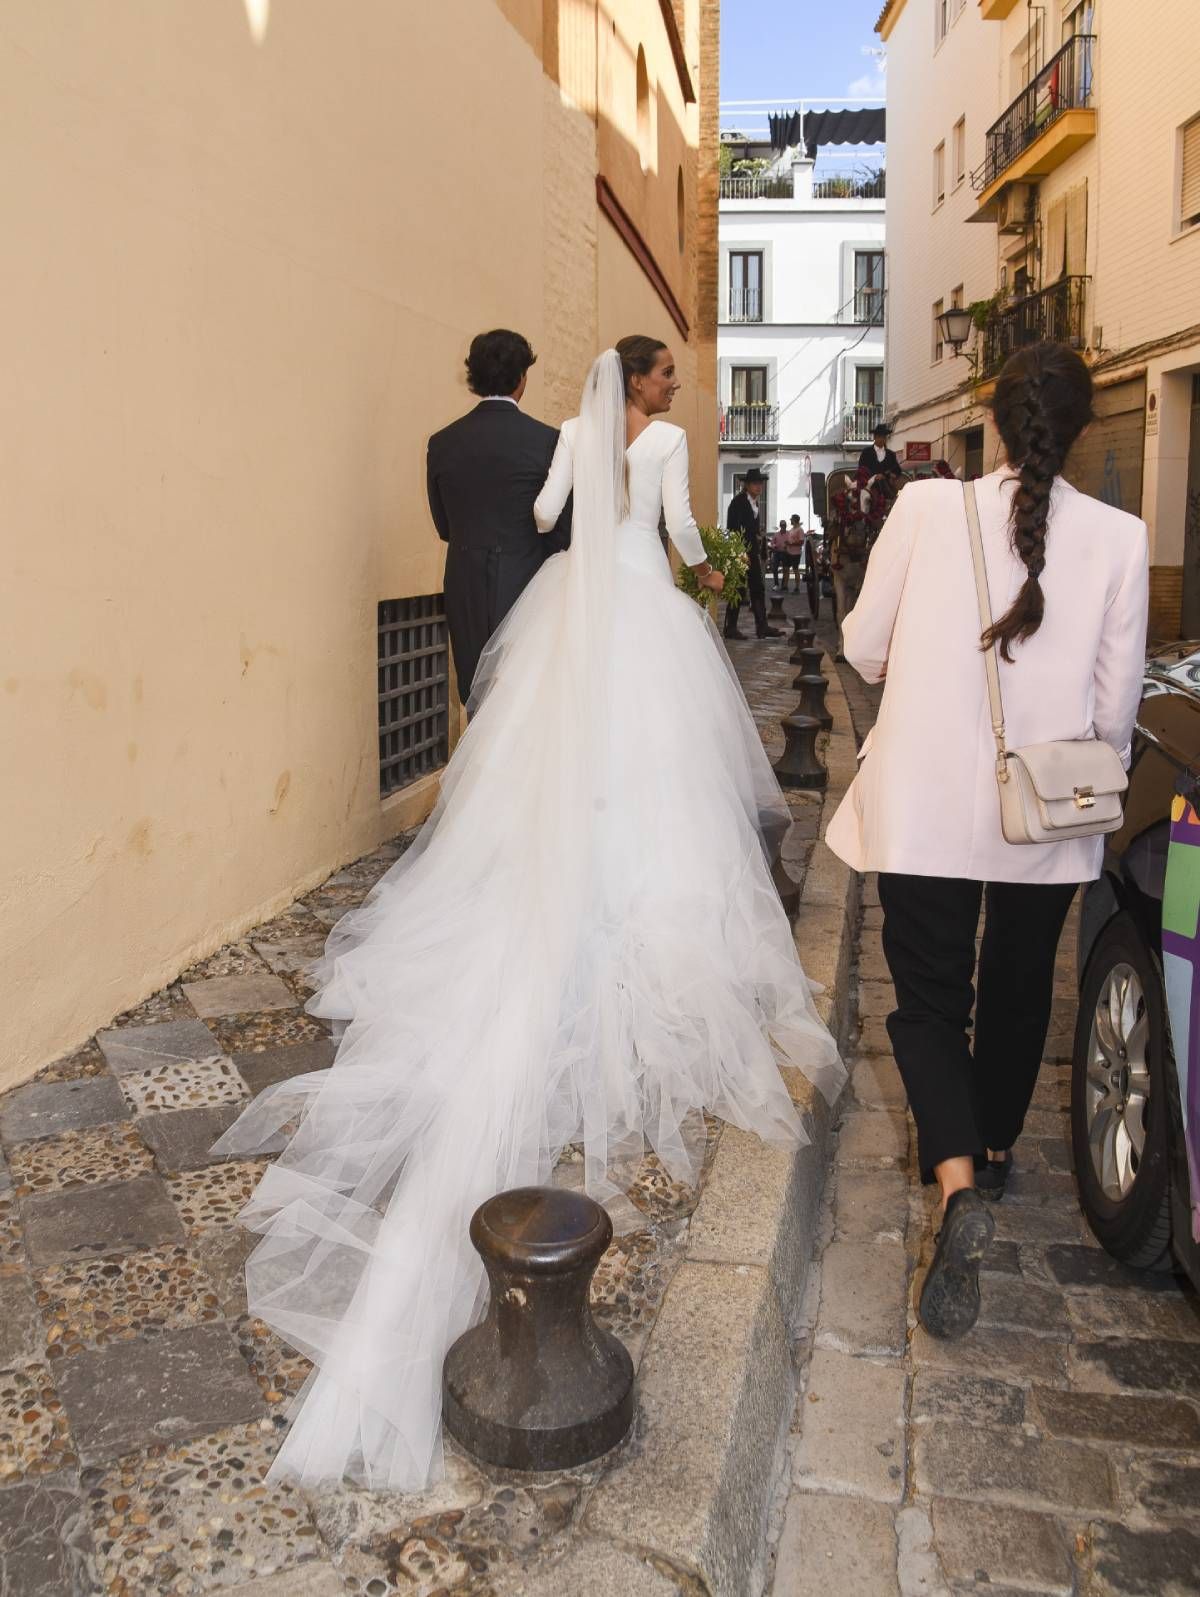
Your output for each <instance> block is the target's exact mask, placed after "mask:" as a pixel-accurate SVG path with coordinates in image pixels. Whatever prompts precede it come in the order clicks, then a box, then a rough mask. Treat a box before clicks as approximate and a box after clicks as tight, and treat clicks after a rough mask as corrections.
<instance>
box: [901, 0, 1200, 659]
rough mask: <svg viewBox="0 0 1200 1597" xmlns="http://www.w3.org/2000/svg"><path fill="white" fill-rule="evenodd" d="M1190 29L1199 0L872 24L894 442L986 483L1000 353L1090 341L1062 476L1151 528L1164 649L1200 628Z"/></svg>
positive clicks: (1198, 341) (994, 445)
mask: <svg viewBox="0 0 1200 1597" xmlns="http://www.w3.org/2000/svg"><path fill="white" fill-rule="evenodd" d="M1198 21H1200V17H1198V15H1197V8H1196V4H1195V0H1154V3H1153V5H1142V4H1131V3H1130V0H1042V4H1040V5H1032V4H1030V3H1029V0H888V3H887V4H886V5H885V6H884V9H883V12H882V15H881V16H880V19H879V23H878V30H879V32H880V34H881V35H882V37H883V39H884V40H885V42H886V44H887V50H888V85H889V88H888V93H889V99H890V101H891V110H892V127H893V130H894V136H892V137H891V138H890V140H889V143H890V146H891V147H890V149H889V162H888V165H889V172H888V184H889V189H890V197H891V212H892V215H891V225H890V229H889V239H888V262H887V271H888V290H889V293H888V313H887V342H886V347H887V374H888V389H887V402H888V410H889V416H890V417H891V418H892V419H893V420H894V422H895V424H896V433H895V438H894V443H895V446H896V447H897V448H898V450H899V452H900V454H901V456H902V457H903V455H904V453H905V451H906V448H908V447H909V446H913V447H915V448H916V449H917V450H918V451H920V452H921V453H924V452H925V451H926V450H928V451H930V452H931V453H932V455H933V457H934V458H935V459H936V458H937V457H938V456H939V455H940V456H944V457H945V458H946V459H948V460H949V461H950V463H951V465H953V466H954V467H955V468H956V469H957V470H959V471H960V472H966V473H967V474H971V473H973V472H977V471H989V470H992V469H993V468H994V466H995V465H996V464H997V463H998V461H999V458H1000V446H999V441H998V439H997V438H996V435H995V431H994V428H993V426H992V423H991V418H990V415H989V413H988V409H987V405H988V401H989V399H990V397H991V394H992V392H993V389H994V384H995V377H996V375H997V374H998V372H999V370H1000V368H1001V366H1002V365H1003V363H1004V361H1005V359H1006V358H1007V357H1008V355H1009V354H1011V353H1012V352H1013V350H1015V349H1018V348H1020V347H1021V346H1022V345H1024V344H1028V343H1032V342H1036V341H1037V340H1039V339H1042V338H1049V339H1054V340H1057V341H1060V342H1064V343H1068V344H1071V345H1073V346H1074V347H1075V348H1077V349H1079V351H1080V352H1081V354H1083V355H1084V357H1085V358H1086V359H1087V360H1088V361H1089V363H1090V364H1091V366H1092V368H1093V375H1094V378H1095V382H1096V389H1097V403H1096V410H1097V420H1096V422H1095V424H1094V425H1093V427H1092V428H1091V430H1090V431H1089V432H1088V434H1087V435H1085V437H1084V438H1083V439H1082V440H1081V441H1080V443H1079V444H1078V445H1077V446H1076V450H1075V451H1074V454H1073V456H1072V459H1071V461H1070V462H1069V463H1068V468H1067V475H1068V476H1069V477H1070V478H1071V480H1072V481H1073V482H1075V483H1076V485H1077V486H1079V487H1081V488H1083V489H1084V490H1085V491H1086V492H1089V493H1092V494H1095V495H1096V496H1097V497H1099V498H1102V499H1105V500H1106V501H1107V502H1109V503H1112V504H1116V505H1119V506H1121V507H1122V508H1124V509H1126V510H1130V511H1133V512H1134V513H1136V514H1139V515H1141V516H1143V517H1144V518H1145V520H1146V522H1147V524H1148V526H1149V528H1150V549H1151V567H1152V570H1151V631H1152V635H1154V636H1157V637H1163V638H1166V637H1176V636H1178V635H1179V632H1180V630H1181V628H1182V629H1183V630H1184V631H1185V632H1187V633H1188V634H1189V635H1191V636H1196V635H1200V28H1198V27H1197V22H1198ZM956 303H957V304H961V305H963V306H970V307H973V309H974V312H975V321H976V328H975V331H974V333H973V336H972V338H971V340H970V342H969V343H968V345H967V346H966V347H965V349H964V351H963V355H962V356H961V357H957V358H956V356H955V354H954V352H953V350H952V349H950V348H948V347H946V346H944V345H943V343H942V340H941V338H940V337H939V335H938V332H937V316H938V313H939V312H940V311H942V310H944V309H948V308H949V307H951V306H952V305H954V304H956Z"/></svg>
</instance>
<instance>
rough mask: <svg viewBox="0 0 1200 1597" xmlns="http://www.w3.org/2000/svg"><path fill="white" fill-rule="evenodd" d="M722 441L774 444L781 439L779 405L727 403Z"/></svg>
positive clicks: (728, 442) (722, 422) (723, 419)
mask: <svg viewBox="0 0 1200 1597" xmlns="http://www.w3.org/2000/svg"><path fill="white" fill-rule="evenodd" d="M721 441H722V442H723V443H727V444H774V443H778V441H779V406H778V405H726V407H725V414H724V415H723V416H722V418H721Z"/></svg>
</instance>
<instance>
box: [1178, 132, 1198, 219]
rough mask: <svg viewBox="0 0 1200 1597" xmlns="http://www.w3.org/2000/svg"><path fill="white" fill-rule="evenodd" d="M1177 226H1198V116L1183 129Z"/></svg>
mask: <svg viewBox="0 0 1200 1597" xmlns="http://www.w3.org/2000/svg"><path fill="white" fill-rule="evenodd" d="M1179 225H1180V227H1181V228H1184V227H1196V226H1197V225H1200V116H1194V117H1193V118H1192V120H1191V121H1190V122H1188V123H1186V124H1185V126H1184V128H1183V172H1182V179H1181V182H1180V193H1179Z"/></svg>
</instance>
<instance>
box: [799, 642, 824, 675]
mask: <svg viewBox="0 0 1200 1597" xmlns="http://www.w3.org/2000/svg"><path fill="white" fill-rule="evenodd" d="M795 652H796V653H797V654H799V656H800V659H799V661H798V662H797V663H798V664H799V665H800V667H801V674H802V675H803V676H809V677H819V676H824V674H825V673H824V672H823V671H822V670H821V661H822V660H823V659H824V658H825V650H824V649H823V648H822V647H821V645H820V644H819V643H810V644H808V645H806V647H805V648H803V649H797V650H796V651H795Z"/></svg>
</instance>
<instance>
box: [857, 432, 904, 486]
mask: <svg viewBox="0 0 1200 1597" xmlns="http://www.w3.org/2000/svg"><path fill="white" fill-rule="evenodd" d="M891 433H892V429H891V428H890V427H888V426H885V425H884V424H883V423H882V422H881V423H880V424H879V426H878V427H876V429H875V432H874V435H873V436H874V440H875V441H874V443H870V444H868V445H867V447H866V448H865V449H864V450H863V452H862V454H861V455H859V457H858V469H859V472H860V473H862V472H864V471H865V472H866V474H867V479H868V481H869V480H870V479H871V478H872V477H877V476H878V475H879V473H880V472H883V474H884V476H885V477H900V476H902V475H903V472H902V471H901V469H900V461H899V459H898V458H897V455H896V451H895V450H894V449H889V448H888V446H887V441H888V439H889V438H890V437H891Z"/></svg>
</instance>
